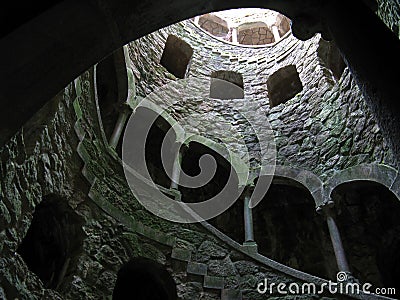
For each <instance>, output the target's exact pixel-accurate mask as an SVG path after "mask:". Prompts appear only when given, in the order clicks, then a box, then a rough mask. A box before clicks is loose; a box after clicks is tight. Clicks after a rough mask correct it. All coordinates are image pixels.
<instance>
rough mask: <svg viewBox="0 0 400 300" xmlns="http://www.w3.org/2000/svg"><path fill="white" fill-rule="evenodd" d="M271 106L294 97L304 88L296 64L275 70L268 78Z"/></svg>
mask: <svg viewBox="0 0 400 300" xmlns="http://www.w3.org/2000/svg"><path fill="white" fill-rule="evenodd" d="M267 89H268V98H269V106H270V107H275V106H277V105H279V104H281V103H285V102H286V101H288V100H289V99H291V98H293V97H294V96H295V95H296V94H297V93H300V92H301V91H302V90H303V84H302V83H301V80H300V77H299V73H298V72H297V69H296V66H295V65H288V66H285V67H283V68H281V69H279V70H278V71H276V72H274V73H273V74H271V75H270V76H269V77H268V80H267Z"/></svg>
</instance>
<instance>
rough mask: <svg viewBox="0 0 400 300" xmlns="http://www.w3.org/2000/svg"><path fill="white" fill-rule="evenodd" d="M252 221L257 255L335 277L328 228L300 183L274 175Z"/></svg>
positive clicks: (321, 275) (333, 257)
mask: <svg viewBox="0 0 400 300" xmlns="http://www.w3.org/2000/svg"><path fill="white" fill-rule="evenodd" d="M253 222H254V238H255V242H256V243H257V245H258V251H259V252H260V253H261V254H263V255H264V256H266V257H269V258H271V259H273V260H276V261H278V262H280V263H282V264H285V265H287V266H289V267H292V268H295V269H298V270H300V271H303V272H307V273H309V274H312V275H316V276H319V277H322V278H327V279H336V273H337V267H336V260H335V256H334V252H333V249H332V244H331V241H330V236H329V232H328V228H327V226H326V223H325V222H324V219H323V218H322V217H321V216H320V215H318V214H317V213H316V210H315V202H314V200H313V197H312V196H311V193H310V192H309V191H308V190H307V189H306V188H305V187H304V186H303V185H301V184H299V183H297V182H295V181H293V180H290V179H287V178H280V177H275V178H274V179H273V181H272V184H271V186H270V188H269V190H268V192H267V194H266V195H265V197H264V198H263V200H262V201H261V202H260V203H259V204H258V205H257V206H256V207H255V208H253Z"/></svg>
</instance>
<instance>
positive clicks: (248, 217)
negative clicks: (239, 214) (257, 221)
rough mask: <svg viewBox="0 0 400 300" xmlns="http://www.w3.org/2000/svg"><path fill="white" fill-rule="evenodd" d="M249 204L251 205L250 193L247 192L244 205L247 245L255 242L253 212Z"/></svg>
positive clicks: (245, 239)
mask: <svg viewBox="0 0 400 300" xmlns="http://www.w3.org/2000/svg"><path fill="white" fill-rule="evenodd" d="M249 203H250V193H249V192H247V193H246V195H245V197H244V203H243V204H244V205H243V215H244V241H245V243H249V242H254V230H253V210H252V209H251V208H250V207H249Z"/></svg>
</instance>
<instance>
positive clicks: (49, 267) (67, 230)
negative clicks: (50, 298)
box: [17, 195, 84, 289]
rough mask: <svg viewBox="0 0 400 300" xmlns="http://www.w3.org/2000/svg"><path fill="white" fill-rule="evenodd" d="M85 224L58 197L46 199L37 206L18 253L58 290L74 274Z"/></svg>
mask: <svg viewBox="0 0 400 300" xmlns="http://www.w3.org/2000/svg"><path fill="white" fill-rule="evenodd" d="M82 225H83V219H82V218H81V217H80V216H78V215H77V214H76V213H75V212H74V211H73V210H72V208H71V207H70V206H69V205H68V203H67V201H66V200H65V199H63V198H61V197H59V196H57V195H48V196H46V197H45V198H44V199H43V200H42V202H41V203H40V204H38V205H37V206H36V208H35V212H34V214H33V219H32V223H31V226H30V227H29V229H28V232H27V233H26V236H25V237H24V239H23V240H22V242H21V244H20V246H19V247H18V250H17V252H18V253H19V254H20V255H21V256H22V258H23V259H24V261H25V263H26V264H27V266H28V268H29V269H30V270H31V271H32V272H34V273H35V274H36V275H37V276H38V277H39V278H40V279H41V280H42V282H43V284H44V285H45V287H47V288H52V289H57V288H58V287H59V286H60V285H61V284H62V282H63V280H64V278H66V277H68V276H69V275H70V274H71V272H72V271H73V268H74V264H75V260H76V257H77V255H78V254H79V252H80V251H81V249H82V245H83V239H84V232H83V230H82Z"/></svg>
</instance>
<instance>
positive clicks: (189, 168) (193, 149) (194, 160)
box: [179, 141, 239, 202]
mask: <svg viewBox="0 0 400 300" xmlns="http://www.w3.org/2000/svg"><path fill="white" fill-rule="evenodd" d="M203 155H207V156H211V157H213V158H214V159H215V161H216V164H217V167H216V171H215V174H214V176H212V178H211V180H210V181H209V182H208V183H206V184H205V185H202V186H201V187H198V188H191V187H186V186H184V185H183V184H186V183H185V182H183V180H182V176H181V180H180V183H181V184H180V186H179V190H180V191H181V193H182V200H183V201H185V202H201V201H205V200H207V199H211V198H212V197H214V196H216V195H218V194H219V193H220V192H221V191H222V190H223V189H224V188H226V191H229V194H230V195H231V197H235V192H237V191H238V188H237V187H238V183H239V179H238V176H237V174H236V172H235V170H234V169H233V168H231V165H230V163H229V162H228V161H227V160H226V159H225V158H224V157H223V156H222V155H221V154H219V153H218V152H217V151H215V150H213V149H211V148H210V147H208V146H206V145H204V144H202V143H199V142H194V141H192V142H190V143H189V145H188V147H187V149H186V150H185V151H184V152H183V156H182V163H181V166H182V171H183V172H184V173H185V174H186V175H188V176H191V177H193V176H197V175H199V174H200V172H201V171H202V170H201V169H200V164H199V162H200V159H201V157H202V156H203ZM210 169H211V167H210V168H208V167H205V168H204V170H203V172H207V171H209V170H210ZM231 171H232V172H233V173H232V174H231V173H230V172H231ZM230 176H231V180H229V178H230ZM224 195H225V196H226V192H224ZM220 196H222V195H220Z"/></svg>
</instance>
